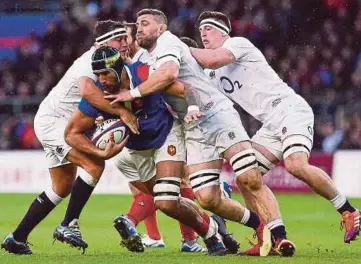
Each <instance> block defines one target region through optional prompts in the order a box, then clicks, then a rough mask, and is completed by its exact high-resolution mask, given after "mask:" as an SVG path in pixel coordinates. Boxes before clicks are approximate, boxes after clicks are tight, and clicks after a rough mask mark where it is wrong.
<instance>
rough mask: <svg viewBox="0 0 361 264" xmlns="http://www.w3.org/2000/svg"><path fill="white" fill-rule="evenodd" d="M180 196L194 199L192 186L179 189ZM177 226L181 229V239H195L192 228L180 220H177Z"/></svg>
mask: <svg viewBox="0 0 361 264" xmlns="http://www.w3.org/2000/svg"><path fill="white" fill-rule="evenodd" d="M180 193H181V196H182V197H184V198H188V199H190V200H192V201H194V200H195V198H196V197H195V195H194V192H193V190H192V188H185V189H181V192H180ZM179 226H180V230H181V233H182V239H183V240H187V241H189V240H195V239H196V234H195V232H194V231H193V229H192V228H190V227H188V226H186V225H184V224H182V223H181V222H179Z"/></svg>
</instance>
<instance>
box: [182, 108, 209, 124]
mask: <svg viewBox="0 0 361 264" xmlns="http://www.w3.org/2000/svg"><path fill="white" fill-rule="evenodd" d="M202 116H204V113H202V112H201V111H200V110H191V111H188V113H187V114H186V116H185V117H184V122H185V123H186V124H189V123H190V122H192V121H197V120H199V119H201V118H202Z"/></svg>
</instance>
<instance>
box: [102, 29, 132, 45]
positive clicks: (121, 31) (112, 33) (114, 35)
mask: <svg viewBox="0 0 361 264" xmlns="http://www.w3.org/2000/svg"><path fill="white" fill-rule="evenodd" d="M126 35H127V30H126V29H125V28H117V29H114V30H113V31H110V32H108V33H105V34H103V35H101V36H100V37H97V38H96V39H95V43H96V44H99V45H101V44H104V43H105V42H107V41H109V40H112V39H114V38H117V37H120V36H126Z"/></svg>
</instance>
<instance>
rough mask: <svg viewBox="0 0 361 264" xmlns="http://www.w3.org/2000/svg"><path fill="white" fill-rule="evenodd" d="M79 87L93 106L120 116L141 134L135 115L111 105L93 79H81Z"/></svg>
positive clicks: (120, 107)
mask: <svg viewBox="0 0 361 264" xmlns="http://www.w3.org/2000/svg"><path fill="white" fill-rule="evenodd" d="M78 85H79V90H80V95H81V96H82V97H83V98H84V99H85V100H87V101H88V102H89V103H90V104H91V105H93V106H94V107H95V108H97V109H99V110H102V111H104V112H107V113H109V114H111V115H116V116H119V117H120V119H121V120H122V121H123V122H124V124H126V125H127V126H128V127H129V129H130V130H131V131H132V132H133V133H134V134H139V125H138V121H137V118H136V117H135V116H134V114H133V113H132V112H130V111H129V110H128V109H126V108H125V107H123V106H122V105H120V104H114V105H111V104H110V102H109V101H108V100H106V99H105V98H104V93H103V92H102V91H101V90H100V89H99V88H98V87H97V85H96V84H95V82H94V81H93V80H92V79H90V78H89V77H81V78H80V79H79V81H78Z"/></svg>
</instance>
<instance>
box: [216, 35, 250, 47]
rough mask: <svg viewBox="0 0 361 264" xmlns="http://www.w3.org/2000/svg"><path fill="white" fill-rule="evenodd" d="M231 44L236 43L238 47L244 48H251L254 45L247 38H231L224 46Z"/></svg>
mask: <svg viewBox="0 0 361 264" xmlns="http://www.w3.org/2000/svg"><path fill="white" fill-rule="evenodd" d="M230 43H234V44H238V45H242V46H250V45H252V46H253V44H252V42H251V41H250V40H249V39H247V38H244V37H231V38H228V39H227V40H226V41H225V42H224V43H223V45H227V44H230Z"/></svg>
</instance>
